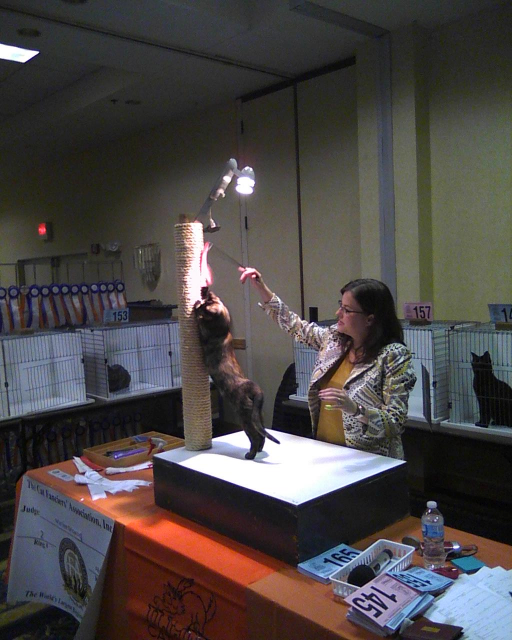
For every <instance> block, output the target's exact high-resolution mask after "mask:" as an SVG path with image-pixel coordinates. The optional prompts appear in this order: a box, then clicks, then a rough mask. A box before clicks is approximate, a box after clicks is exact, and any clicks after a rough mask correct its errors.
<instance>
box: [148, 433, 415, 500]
mask: <svg viewBox="0 0 512 640" xmlns="http://www.w3.org/2000/svg"><path fill="white" fill-rule="evenodd" d="M269 431H270V430H269ZM270 433H272V435H273V436H275V437H276V438H277V439H278V440H279V441H280V442H281V444H275V443H274V442H272V441H271V440H269V439H268V438H267V439H266V440H265V447H264V450H263V451H262V453H259V454H258V455H257V456H256V459H255V460H252V461H251V460H246V459H245V457H244V456H245V454H246V452H247V451H248V449H249V440H248V438H247V436H246V435H245V433H244V432H243V431H239V432H237V433H230V434H228V435H227V436H221V437H219V438H214V440H213V446H212V448H211V449H206V450H204V451H187V450H186V449H185V448H183V447H182V448H179V449H172V450H171V451H166V452H164V453H159V454H157V455H156V456H155V457H158V458H161V459H163V460H167V461H169V462H173V463H176V464H179V465H181V466H183V467H186V468H188V469H192V470H194V471H198V472H200V473H203V474H206V475H207V476H211V477H213V478H218V479H219V480H223V481H225V482H230V483H232V484H235V485H237V486H239V487H244V488H246V489H250V490H251V491H256V492H258V493H263V494H266V495H268V496H271V497H273V498H277V499H279V500H283V501H284V502H288V503H290V504H293V505H300V504H304V503H305V502H308V501H309V500H314V499H315V498H319V497H320V496H323V495H325V494H327V493H330V492H332V491H336V490H338V489H341V488H343V487H347V486H349V485H351V484H355V483H357V482H361V481H364V480H367V479H369V478H371V477H373V476H375V475H376V474H379V473H382V472H384V471H387V470H389V469H393V468H395V467H398V466H401V465H404V464H405V463H404V462H403V461H402V460H395V459H393V458H387V457H385V456H379V455H374V454H373V453H364V452H363V451H357V450H356V449H349V448H348V447H340V446H338V445H334V444H327V443H325V442H320V441H318V440H311V439H309V438H301V437H299V436H295V435H291V434H289V433H282V432H281V431H270Z"/></svg>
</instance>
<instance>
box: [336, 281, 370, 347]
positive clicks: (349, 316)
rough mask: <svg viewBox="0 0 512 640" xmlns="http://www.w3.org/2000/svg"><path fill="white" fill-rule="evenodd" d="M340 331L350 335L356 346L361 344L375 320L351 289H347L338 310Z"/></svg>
mask: <svg viewBox="0 0 512 640" xmlns="http://www.w3.org/2000/svg"><path fill="white" fill-rule="evenodd" d="M336 317H337V318H338V325H337V328H338V331H339V332H340V333H345V334H346V335H348V336H350V337H351V338H352V340H353V341H354V345H355V346H356V347H359V346H361V345H362V344H363V343H364V341H365V338H366V336H367V335H368V331H369V329H370V326H371V324H372V322H373V315H368V314H366V313H365V312H364V311H363V310H362V309H361V305H360V304H359V303H358V302H357V300H356V299H355V297H354V296H353V295H352V292H351V291H345V293H344V294H343V297H342V299H341V305H340V307H339V308H338V311H336Z"/></svg>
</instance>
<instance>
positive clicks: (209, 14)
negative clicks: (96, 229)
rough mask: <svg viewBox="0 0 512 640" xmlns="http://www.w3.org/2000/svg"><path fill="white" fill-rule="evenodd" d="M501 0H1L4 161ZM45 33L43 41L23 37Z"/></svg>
mask: <svg viewBox="0 0 512 640" xmlns="http://www.w3.org/2000/svg"><path fill="white" fill-rule="evenodd" d="M500 4H505V2H504V1H503V0H502V1H501V2H500V1H498V0H428V1H425V0H318V1H315V2H308V1H306V0H67V1H66V0H12V1H10V2H5V1H3V0H0V42H2V43H4V44H11V45H15V46H19V47H24V48H28V49H37V50H39V51H40V54H39V55H38V56H36V57H35V58H33V59H32V60H31V61H29V62H28V63H26V64H19V63H15V62H7V61H3V60H0V156H1V157H2V160H3V161H4V162H5V161H6V160H7V159H8V161H9V163H13V164H16V163H20V162H21V163H23V164H26V163H27V162H28V163H30V162H34V161H37V162H40V161H41V160H42V159H47V158H55V157H58V156H61V155H63V154H67V153H69V152H73V151H81V150H85V149H87V148H90V147H93V146H96V145H98V144H103V143H105V142H107V141H111V140H114V139H117V138H120V137H124V136H128V135H132V134H134V133H137V132H140V131H143V130H146V129H152V128H154V127H156V126H158V125H160V124H162V123H165V122H167V121H169V120H172V119H174V118H176V117H179V116H181V115H183V114H185V113H188V112H191V111H194V110H200V109H205V108H206V107H208V106H211V105H214V104H219V103H223V102H226V101H229V100H234V99H236V98H239V97H241V96H243V95H246V94H250V93H252V92H255V91H260V90H263V89H265V88H267V87H270V86H272V85H277V84H279V83H282V82H290V81H292V80H293V79H294V78H297V77H300V76H302V75H304V74H306V73H308V72H311V71H314V70H315V69H320V68H322V67H325V66H327V65H331V64H334V63H336V62H339V61H342V60H344V59H347V58H350V57H352V56H353V55H354V54H355V49H356V46H357V45H358V43H360V42H362V41H364V40H366V39H368V38H370V37H376V36H378V35H380V34H382V33H385V32H386V31H393V30H396V29H397V28H400V27H402V26H406V25H408V24H411V23H412V22H414V21H416V22H417V23H419V24H420V25H422V26H424V27H427V28H435V27H437V26H439V25H441V24H444V23H446V22H449V21H453V20H457V19H459V18H461V17H463V16H466V15H469V14H474V13H476V12H478V11H481V10H483V9H486V8H489V7H492V6H496V5H500ZM19 29H36V30H37V31H38V32H40V36H38V37H29V36H27V35H20V33H19V32H18V30H19Z"/></svg>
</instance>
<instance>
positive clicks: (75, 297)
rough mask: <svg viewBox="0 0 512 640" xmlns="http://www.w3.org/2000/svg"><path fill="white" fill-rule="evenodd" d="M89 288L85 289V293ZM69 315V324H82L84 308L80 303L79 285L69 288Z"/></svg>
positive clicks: (81, 302)
mask: <svg viewBox="0 0 512 640" xmlns="http://www.w3.org/2000/svg"><path fill="white" fill-rule="evenodd" d="M88 291H89V287H87V292H88ZM69 314H70V316H71V322H72V323H73V324H74V325H75V326H79V325H82V324H84V316H85V313H84V307H83V301H82V294H81V292H80V285H78V284H72V285H71V287H70V296H69Z"/></svg>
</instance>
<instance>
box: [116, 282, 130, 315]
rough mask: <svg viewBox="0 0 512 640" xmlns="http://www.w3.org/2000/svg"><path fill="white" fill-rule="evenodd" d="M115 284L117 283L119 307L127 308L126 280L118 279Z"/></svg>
mask: <svg viewBox="0 0 512 640" xmlns="http://www.w3.org/2000/svg"><path fill="white" fill-rule="evenodd" d="M114 284H115V285H116V292H117V300H118V302H117V306H118V309H126V307H127V306H128V302H127V301H126V287H125V286H124V282H121V280H116V281H115V282H114Z"/></svg>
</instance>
